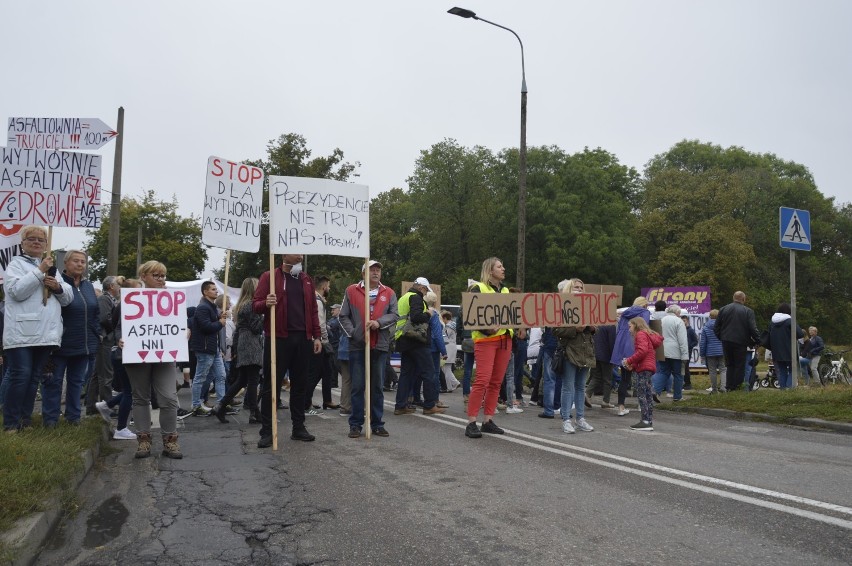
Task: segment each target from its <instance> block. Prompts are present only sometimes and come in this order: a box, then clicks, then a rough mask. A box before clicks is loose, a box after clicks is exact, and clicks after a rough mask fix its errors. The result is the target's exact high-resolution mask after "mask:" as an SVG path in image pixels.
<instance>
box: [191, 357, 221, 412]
mask: <svg viewBox="0 0 852 566" xmlns="http://www.w3.org/2000/svg"><path fill="white" fill-rule="evenodd" d="M195 357H196V358H197V359H198V365H196V366H195V377H193V378H192V408H193V409H194V408H196V407H198V406H200V405H201V393H202V392H203V390H204V384H205V383H206V382H207V374H208V373H210V372H212V375H213V384H214V386H215V387H216V401H217V402H220V401H222V398H223V397H224V396H225V364H224V363H223V362H222V354H220V353H218V352H217V353H216V354H205V353H203V352H196V353H195Z"/></svg>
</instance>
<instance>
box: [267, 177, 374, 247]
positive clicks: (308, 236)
mask: <svg viewBox="0 0 852 566" xmlns="http://www.w3.org/2000/svg"><path fill="white" fill-rule="evenodd" d="M269 252H270V253H275V254H328V255H340V256H347V257H362V258H363V257H368V256H369V255H370V189H369V187H367V186H366V185H355V184H352V183H344V182H343V181H332V180H330V179H313V178H309V177H279V176H270V177H269Z"/></svg>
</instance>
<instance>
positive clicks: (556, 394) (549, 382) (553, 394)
mask: <svg viewBox="0 0 852 566" xmlns="http://www.w3.org/2000/svg"><path fill="white" fill-rule="evenodd" d="M551 358H553V354H551V353H549V352H543V353H542V356H541V372H542V374H543V375H544V393H543V394H542V407H544V414H545V415H547V416H548V417H552V416H553V410H554V407H553V400H554V399H561V398H562V375H556V374H555V373H553V370H552V369H550V360H551ZM568 408H569V409H570V408H571V406H570V405H569V406H568Z"/></svg>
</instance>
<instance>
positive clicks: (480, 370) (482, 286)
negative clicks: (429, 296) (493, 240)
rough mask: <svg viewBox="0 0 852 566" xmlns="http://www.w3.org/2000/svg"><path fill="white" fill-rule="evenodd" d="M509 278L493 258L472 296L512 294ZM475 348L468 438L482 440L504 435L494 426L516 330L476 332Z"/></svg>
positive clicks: (487, 264) (474, 336)
mask: <svg viewBox="0 0 852 566" xmlns="http://www.w3.org/2000/svg"><path fill="white" fill-rule="evenodd" d="M505 278H506V268H505V267H503V262H502V261H500V260H499V259H498V258H496V257H489V258H488V259H486V260H485V261H483V262H482V273H481V274H480V280H479V281H478V282H477V283H474V284H473V285H472V286H471V288H470V292H471V293H508V292H509V288H508V287H506V286H504V285H503V279H505ZM472 335H473V349H474V357H475V358H476V381H474V382H473V387H472V388H471V390H470V398H469V400H468V403H467V421H468V423H467V428H466V429H465V431H464V434H465V436H467V437H468V438H480V437H482V433H483V432H486V433H490V434H503V429H502V428H500V427H499V426H497V425H496V424H494V420H493V417H494V413H495V412H497V397H498V396H499V395H500V386H501V385H502V384H503V377H504V376H505V375H506V367H507V366H508V365H509V358H510V356H511V355H512V331H511V330H510V329H508V328H490V329H487V330H474V331H473V333H472ZM480 409H482V410H483V411H484V413H485V417H484V419H483V422H482V430H480V429H479V427H478V426H476V419H477V417H478V416H479V411H480Z"/></svg>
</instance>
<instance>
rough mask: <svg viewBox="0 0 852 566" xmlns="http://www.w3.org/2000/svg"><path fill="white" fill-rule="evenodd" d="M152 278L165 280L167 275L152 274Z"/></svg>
mask: <svg viewBox="0 0 852 566" xmlns="http://www.w3.org/2000/svg"><path fill="white" fill-rule="evenodd" d="M151 277H153V278H154V279H165V278H166V274H165V273H152V274H151Z"/></svg>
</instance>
